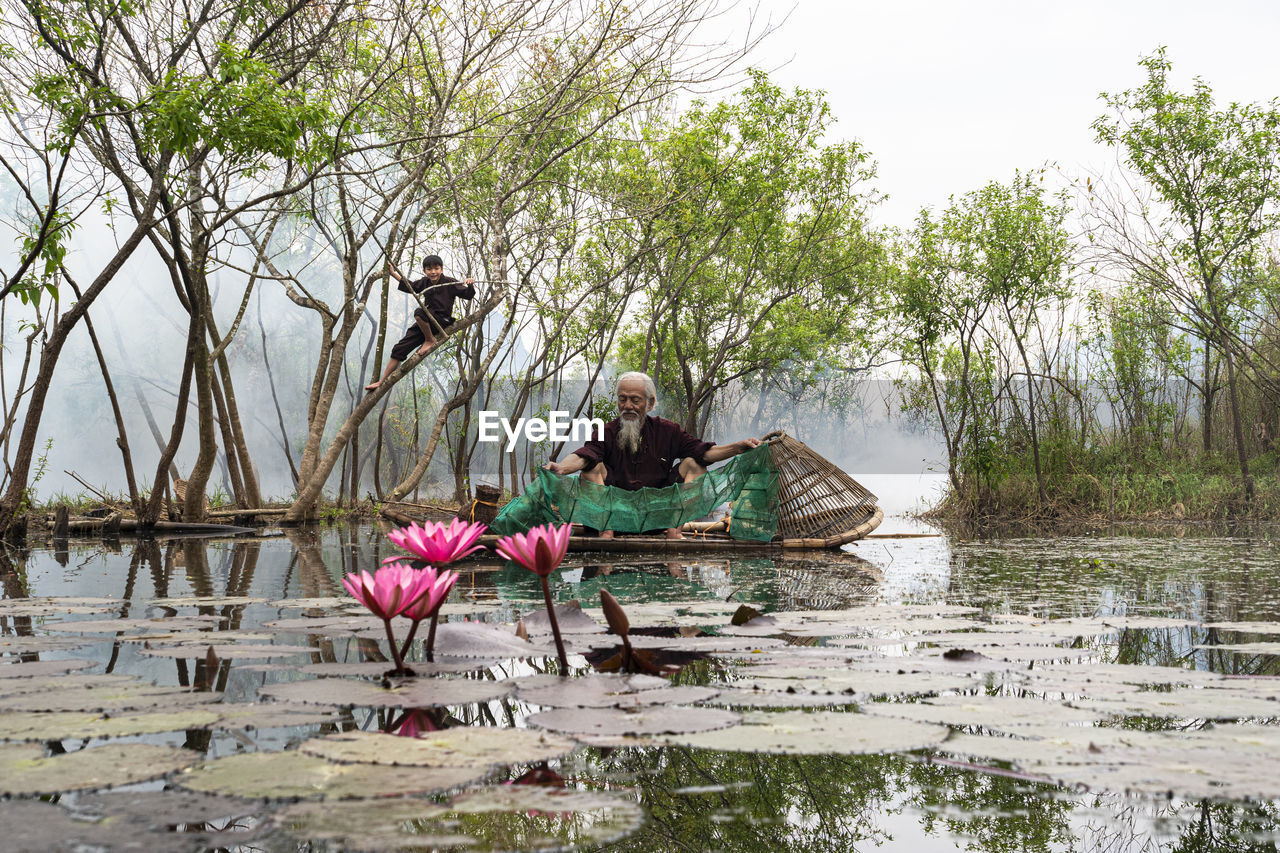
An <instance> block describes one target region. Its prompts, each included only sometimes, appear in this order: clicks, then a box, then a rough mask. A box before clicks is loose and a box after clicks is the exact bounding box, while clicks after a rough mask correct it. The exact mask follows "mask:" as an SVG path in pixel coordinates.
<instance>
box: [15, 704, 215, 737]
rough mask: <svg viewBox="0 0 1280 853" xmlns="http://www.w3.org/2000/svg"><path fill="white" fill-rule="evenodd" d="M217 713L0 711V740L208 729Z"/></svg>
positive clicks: (189, 711)
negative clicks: (112, 713) (107, 714)
mask: <svg viewBox="0 0 1280 853" xmlns="http://www.w3.org/2000/svg"><path fill="white" fill-rule="evenodd" d="M217 721H218V714H217V713H215V712H213V711H210V710H208V709H203V708H193V709H189V710H185V711H174V712H166V713H156V714H121V715H112V716H104V715H102V714H86V713H79V712H75V711H53V712H48V713H39V712H26V713H16V712H15V713H0V740H7V741H50V740H68V739H71V738H110V737H121V736H123V735H145V734H157V733H159V732H178V731H184V730H186V729H207V728H210V727H211V726H212V725H213V724H214V723H216V722H217Z"/></svg>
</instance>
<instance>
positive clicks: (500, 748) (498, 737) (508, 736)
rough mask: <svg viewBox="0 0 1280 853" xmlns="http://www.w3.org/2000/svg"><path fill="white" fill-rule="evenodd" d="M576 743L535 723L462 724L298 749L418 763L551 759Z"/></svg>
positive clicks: (340, 757)
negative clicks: (521, 726) (411, 735)
mask: <svg viewBox="0 0 1280 853" xmlns="http://www.w3.org/2000/svg"><path fill="white" fill-rule="evenodd" d="M577 747H578V744H577V743H576V742H574V741H572V740H570V739H569V738H566V737H559V736H557V735H553V734H549V733H547V732H540V731H534V730H532V729H509V728H493V727H490V726H483V727H480V726H476V727H473V726H458V727H457V728H452V729H444V730H442V731H438V732H425V733H423V734H420V735H418V737H416V738H406V737H400V736H398V735H394V734H383V733H381V732H360V731H356V732H341V733H339V734H334V735H329V736H327V737H323V738H314V739H312V740H309V741H306V742H305V743H303V744H302V745H301V746H300V747H299V749H301V751H302V752H305V753H306V754H308V755H314V756H316V757H317V758H326V759H328V760H329V761H337V762H352V761H354V762H361V763H370V764H390V765H395V766H401V765H413V766H418V767H491V766H494V765H505V764H525V763H532V762H535V761H550V760H551V759H553V758H559V757H561V756H563V755H568V754H569V753H571V752H573V751H574V750H575V749H577Z"/></svg>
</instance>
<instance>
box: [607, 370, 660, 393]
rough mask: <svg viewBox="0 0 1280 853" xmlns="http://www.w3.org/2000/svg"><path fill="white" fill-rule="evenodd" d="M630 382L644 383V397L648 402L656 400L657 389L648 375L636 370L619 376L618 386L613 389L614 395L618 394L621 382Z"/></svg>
mask: <svg viewBox="0 0 1280 853" xmlns="http://www.w3.org/2000/svg"><path fill="white" fill-rule="evenodd" d="M632 380H635V381H637V382H643V383H644V393H645V396H646V397H648V398H649V399H650V400H655V401H656V400H657V399H658V388H657V386H656V385H654V384H653V380H652V379H651V378H649V374H647V373H641V372H640V371H638V370H632V371H629V372H627V373H624V374H622V375H621V376H619V377H618V384H617V385H616V386H615V387H614V389H613V391H614V393H615V394H616V393H617V392H618V388H620V387H622V383H623V382H630V381H632Z"/></svg>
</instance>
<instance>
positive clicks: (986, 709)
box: [863, 694, 1109, 727]
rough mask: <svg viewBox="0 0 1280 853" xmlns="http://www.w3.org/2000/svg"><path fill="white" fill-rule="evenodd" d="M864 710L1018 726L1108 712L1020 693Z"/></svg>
mask: <svg viewBox="0 0 1280 853" xmlns="http://www.w3.org/2000/svg"><path fill="white" fill-rule="evenodd" d="M863 712H864V713H867V714H874V715H875V716H878V717H897V718H900V719H904V720H919V721H921V722H927V723H939V724H942V725H948V726H997V725H998V726H1001V727H1004V726H1019V725H1024V726H1025V725H1038V724H1041V723H1046V722H1056V723H1064V724H1066V723H1092V722H1095V721H1097V720H1099V719H1102V718H1103V717H1106V716H1109V712H1107V711H1102V710H1098V711H1093V710H1085V709H1082V708H1075V707H1068V706H1066V705H1064V704H1062V703H1060V702H1047V701H1044V700H1042V699H1025V698H1021V697H1017V696H988V695H986V694H980V695H977V696H938V697H936V698H933V699H925V700H924V701H922V702H911V703H900V702H877V703H874V704H870V705H867V706H865V707H864V708H863Z"/></svg>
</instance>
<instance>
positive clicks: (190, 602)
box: [147, 595, 267, 607]
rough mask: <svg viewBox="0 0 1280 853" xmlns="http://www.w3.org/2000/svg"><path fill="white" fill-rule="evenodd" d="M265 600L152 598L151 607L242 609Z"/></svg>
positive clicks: (199, 597)
mask: <svg viewBox="0 0 1280 853" xmlns="http://www.w3.org/2000/svg"><path fill="white" fill-rule="evenodd" d="M266 601H267V600H266V599H265V598H250V597H249V596H245V595H209V596H187V597H185V598H153V599H151V601H149V602H147V604H149V605H150V606H151V607H243V606H244V605H247V604H266Z"/></svg>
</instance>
